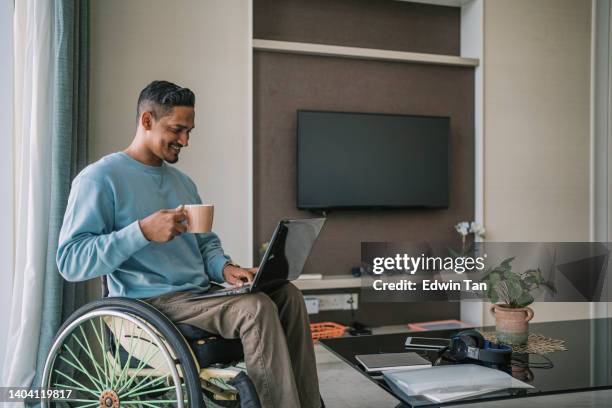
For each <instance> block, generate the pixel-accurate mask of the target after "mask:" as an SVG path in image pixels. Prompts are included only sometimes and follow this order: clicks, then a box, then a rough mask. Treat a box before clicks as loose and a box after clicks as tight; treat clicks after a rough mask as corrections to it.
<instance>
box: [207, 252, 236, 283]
mask: <svg viewBox="0 0 612 408" xmlns="http://www.w3.org/2000/svg"><path fill="white" fill-rule="evenodd" d="M228 262H231V259H230V258H229V256H227V255H223V254H218V255H215V256H214V257H212V258H211V259H210V261H209V263H208V265H209V268H210V269H209V273H210V278H211V279H212V280H213V281H215V282H218V283H223V282H225V278H224V277H223V267H224V266H225V264H226V263H228Z"/></svg>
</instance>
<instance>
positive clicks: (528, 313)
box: [525, 307, 533, 322]
mask: <svg viewBox="0 0 612 408" xmlns="http://www.w3.org/2000/svg"><path fill="white" fill-rule="evenodd" d="M525 313H527V316H526V317H525V321H526V322H528V321H530V320H531V319H533V309H531V308H530V307H526V308H525Z"/></svg>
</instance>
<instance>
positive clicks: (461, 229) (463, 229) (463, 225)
mask: <svg viewBox="0 0 612 408" xmlns="http://www.w3.org/2000/svg"><path fill="white" fill-rule="evenodd" d="M455 229H456V230H457V232H458V233H459V234H460V235H461V236H464V237H465V236H466V235H467V234H468V232H469V229H470V223H469V222H467V221H461V222H460V223H458V224H457V225H455Z"/></svg>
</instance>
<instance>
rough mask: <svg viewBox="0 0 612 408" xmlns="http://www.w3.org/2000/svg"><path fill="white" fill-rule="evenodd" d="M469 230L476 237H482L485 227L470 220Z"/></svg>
mask: <svg viewBox="0 0 612 408" xmlns="http://www.w3.org/2000/svg"><path fill="white" fill-rule="evenodd" d="M470 232H471V233H473V234H474V235H475V236H477V237H480V238H482V237H484V235H485V229H484V227H483V226H482V225H480V224H478V223H477V222H475V221H472V222H471V223H470Z"/></svg>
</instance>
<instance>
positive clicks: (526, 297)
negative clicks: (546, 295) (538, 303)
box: [516, 292, 533, 307]
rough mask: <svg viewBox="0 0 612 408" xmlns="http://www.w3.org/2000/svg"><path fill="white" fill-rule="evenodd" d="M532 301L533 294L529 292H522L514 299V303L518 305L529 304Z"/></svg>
mask: <svg viewBox="0 0 612 408" xmlns="http://www.w3.org/2000/svg"><path fill="white" fill-rule="evenodd" d="M532 303H533V296H531V294H529V293H527V292H524V293H522V294H521V296H520V297H519V298H518V299H517V300H516V304H517V305H518V307H525V306H529V305H530V304H532Z"/></svg>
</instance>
